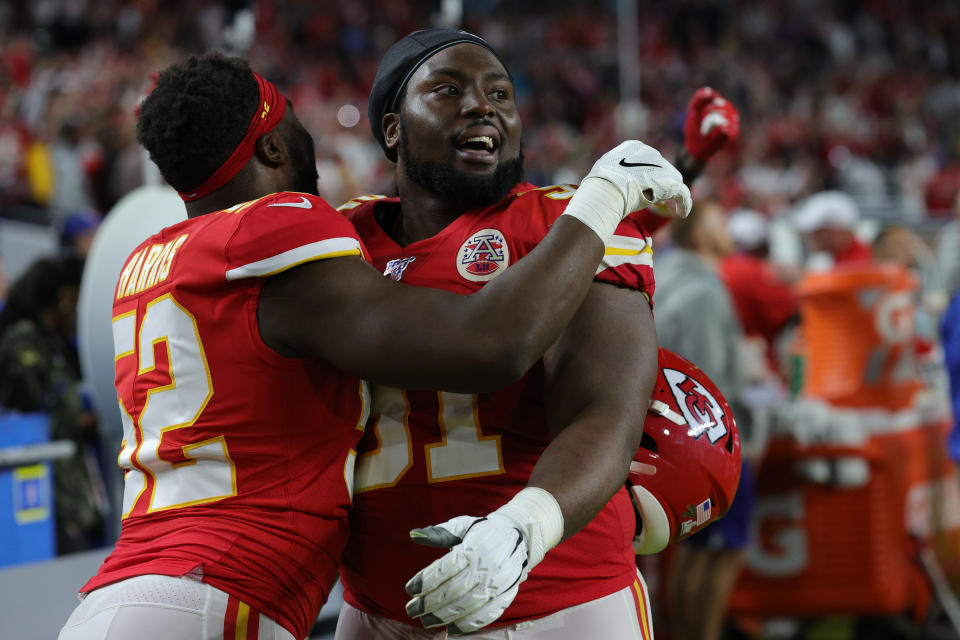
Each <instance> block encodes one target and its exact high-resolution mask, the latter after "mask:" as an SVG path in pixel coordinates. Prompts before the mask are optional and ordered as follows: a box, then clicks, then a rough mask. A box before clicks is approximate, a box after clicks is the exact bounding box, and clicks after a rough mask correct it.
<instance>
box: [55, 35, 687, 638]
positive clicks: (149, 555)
mask: <svg viewBox="0 0 960 640" xmlns="http://www.w3.org/2000/svg"><path fill="white" fill-rule="evenodd" d="M137 131H138V139H139V140H140V142H141V143H142V144H143V145H144V147H146V148H147V150H148V151H149V152H150V154H151V158H152V159H153V160H154V162H155V163H156V164H157V166H158V167H159V168H160V171H161V173H162V175H163V176H164V178H165V179H166V180H167V182H168V183H170V185H171V186H173V187H174V188H175V189H177V190H178V191H179V192H180V194H181V196H182V198H183V199H184V201H185V202H186V208H187V215H188V219H187V220H185V221H183V222H181V223H178V224H175V225H172V226H170V227H167V228H166V229H164V230H163V231H161V232H160V233H158V234H156V235H154V236H152V237H151V238H149V239H147V240H146V241H144V242H143V243H142V244H140V245H139V247H137V248H136V249H135V250H134V252H133V253H132V254H131V256H130V258H129V259H128V260H127V262H126V263H125V265H124V267H123V270H122V272H121V275H120V278H119V281H118V282H117V283H116V294H115V299H114V305H113V335H114V345H115V352H116V377H115V382H116V386H117V392H118V396H119V402H120V409H121V413H122V418H123V423H124V440H123V442H122V445H121V451H120V453H119V457H118V462H119V464H120V466H121V467H122V468H123V469H124V471H125V490H124V500H123V524H122V529H121V535H120V539H119V541H118V542H117V545H116V548H115V549H114V551H113V553H112V554H111V555H110V556H109V557H108V558H107V559H106V560H105V561H104V563H103V565H102V566H101V568H100V570H99V572H98V573H97V575H96V576H94V577H93V578H92V579H91V580H90V581H89V582H87V584H85V585H84V586H83V587H82V592H84V593H85V594H86V597H85V599H84V600H83V601H82V602H81V603H80V604H79V605H78V606H77V608H76V609H75V610H74V612H73V614H72V615H71V617H70V619H69V620H68V621H67V623H66V625H65V626H64V628H63V629H62V630H61V633H60V638H61V640H73V639H79V638H82V639H84V640H92V639H100V638H105V639H114V638H131V637H137V638H141V639H144V640H150V639H154V638H155V639H159V638H198V639H199V638H230V639H233V638H237V637H243V638H250V637H259V638H274V639H279V638H283V639H289V638H303V637H305V636H306V635H307V633H308V632H309V629H310V627H311V625H312V624H313V622H314V620H315V619H316V616H317V613H318V611H319V608H320V606H321V605H322V603H323V602H324V601H325V600H326V598H327V595H328V593H329V590H330V588H331V586H332V584H333V583H334V580H335V578H336V571H337V563H338V560H339V557H340V553H341V551H342V549H343V547H344V545H345V544H346V538H347V533H348V524H347V511H348V509H349V507H350V502H351V480H352V478H353V463H354V451H353V447H354V446H355V444H356V443H357V440H358V438H359V437H360V435H361V433H362V428H363V425H364V422H365V418H366V412H367V411H368V409H369V404H368V401H367V394H366V391H365V386H364V384H363V383H361V381H360V378H369V379H370V380H373V381H376V382H378V383H381V384H395V385H406V386H412V387H415V388H442V389H449V390H454V391H477V390H482V389H487V388H492V387H496V386H500V385H502V384H505V383H507V382H509V381H511V380H514V379H516V378H518V377H519V376H520V375H521V374H522V372H523V371H525V370H526V369H527V368H528V367H529V366H530V365H532V364H533V362H535V361H536V359H537V358H538V357H539V356H540V354H541V353H542V352H543V351H544V350H545V349H546V348H547V346H548V345H549V344H550V343H551V342H552V341H553V340H554V339H555V338H556V336H557V335H559V332H560V330H561V328H562V327H563V325H564V324H565V323H566V322H567V321H568V319H569V318H570V317H571V316H572V314H573V312H574V310H575V309H576V307H577V306H578V304H579V303H580V301H581V300H582V298H583V296H584V295H585V294H586V292H587V290H588V288H589V283H590V280H591V277H592V274H593V271H594V269H595V268H596V265H597V263H599V261H600V259H601V256H602V255H603V251H604V249H603V240H604V239H605V238H606V237H607V236H609V235H610V233H609V232H608V230H612V229H613V228H614V227H615V226H616V224H617V223H618V222H619V220H620V219H621V218H622V217H623V216H624V215H625V214H626V212H627V211H629V208H630V207H632V206H636V202H634V200H636V201H638V202H639V201H640V198H641V197H642V196H641V195H640V194H641V192H642V191H643V190H644V189H648V190H649V191H648V193H650V194H651V198H654V197H655V196H656V199H660V196H662V197H664V198H667V199H669V198H674V197H675V198H679V199H681V200H682V201H683V202H684V205H685V206H684V208H683V211H684V212H685V211H687V210H689V206H688V205H689V192H686V191H685V187H683V185H682V184H680V183H663V184H659V183H658V184H654V183H652V182H651V181H650V180H649V179H648V177H647V176H646V175H645V174H641V173H638V172H630V171H618V172H617V173H616V174H615V175H614V176H612V177H611V178H610V179H611V180H613V182H607V181H600V182H603V184H604V185H609V188H610V189H614V190H617V189H620V190H622V191H623V193H624V196H622V197H621V200H620V201H619V202H617V203H616V205H615V206H607V205H606V204H605V203H604V204H603V205H600V206H597V205H596V203H592V202H590V201H589V198H586V197H585V198H582V199H580V200H576V201H572V202H571V203H570V207H569V211H570V213H571V215H567V216H564V218H563V219H561V220H559V221H558V222H557V224H556V225H555V230H554V231H553V232H552V233H551V234H550V236H549V237H548V239H547V240H546V241H545V243H544V246H543V248H542V250H539V251H538V252H535V253H534V254H531V256H530V258H529V259H528V260H524V261H522V262H521V263H520V264H518V265H517V266H516V267H515V269H512V270H511V275H509V276H507V277H504V278H502V279H500V281H499V282H498V283H496V285H495V286H493V287H489V288H488V289H486V290H485V291H484V292H482V293H481V294H479V295H476V296H458V295H454V294H451V293H449V292H445V291H436V290H428V289H418V288H414V287H406V286H404V285H401V284H397V283H395V282H391V281H390V280H388V279H385V278H383V277H382V276H381V275H380V274H379V273H377V272H376V271H374V270H373V269H372V268H371V267H370V265H369V263H368V262H366V260H365V258H366V252H365V250H364V248H363V245H362V243H361V242H360V240H359V239H358V238H357V236H356V233H355V231H354V229H353V227H352V226H351V225H350V224H349V223H348V222H347V221H346V220H345V219H344V218H343V217H342V216H341V215H340V214H339V213H337V212H336V211H334V210H333V209H332V208H331V207H330V206H329V205H327V203H326V202H324V201H323V200H322V199H320V198H319V197H318V196H317V173H316V168H315V160H314V156H313V153H314V152H313V140H312V138H311V136H310V135H309V134H308V133H307V131H306V130H305V129H304V128H303V127H302V126H301V124H300V123H299V121H298V120H297V118H296V116H295V114H294V111H293V108H292V106H291V105H290V104H289V103H288V101H287V100H286V98H284V97H283V96H282V95H281V94H280V92H279V91H278V90H277V89H276V87H274V86H273V85H272V84H271V83H270V82H268V81H267V80H265V79H263V78H262V77H260V76H259V75H257V74H255V73H254V72H252V71H251V70H250V68H249V67H248V66H247V63H246V62H245V61H243V60H241V59H238V58H225V57H223V56H220V55H218V54H208V55H205V56H202V57H199V58H191V59H190V60H188V61H187V62H185V63H184V64H182V65H174V66H172V67H170V68H168V69H167V70H165V71H164V72H163V73H162V74H161V75H160V77H159V80H158V82H157V85H156V88H155V89H154V90H153V92H152V93H151V94H150V96H149V97H148V98H147V99H146V100H145V101H144V103H143V105H142V109H141V113H140V116H139V120H138V127H137ZM636 144H639V143H636ZM631 157H632V156H631ZM614 183H616V186H614ZM603 188H608V187H606V186H604V187H603ZM628 198H629V200H628ZM579 202H582V203H583V205H582V206H578V203H579ZM626 202H630V205H629V206H627V205H626V204H625V203H626ZM574 217H576V218H577V220H574V219H573V218H574ZM560 265H562V268H558V267H560ZM105 284H106V283H105ZM111 284H112V283H111ZM476 318H483V319H484V321H483V322H482V323H477V322H476V321H475V319H476Z"/></svg>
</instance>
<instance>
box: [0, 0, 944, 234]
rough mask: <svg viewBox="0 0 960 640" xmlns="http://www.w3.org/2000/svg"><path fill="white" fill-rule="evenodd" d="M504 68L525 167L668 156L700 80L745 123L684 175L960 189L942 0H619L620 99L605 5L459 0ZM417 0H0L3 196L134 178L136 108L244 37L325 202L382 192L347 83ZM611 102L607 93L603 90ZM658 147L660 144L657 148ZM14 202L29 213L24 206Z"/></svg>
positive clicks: (368, 75)
mask: <svg viewBox="0 0 960 640" xmlns="http://www.w3.org/2000/svg"><path fill="white" fill-rule="evenodd" d="M463 4H464V5H465V6H464V14H463V16H462V25H463V27H464V28H466V29H468V30H470V31H473V32H475V33H478V34H479V35H482V36H483V37H485V38H487V39H488V40H489V41H490V42H491V43H492V44H493V45H494V46H495V47H496V48H497V49H498V51H500V52H501V54H502V55H503V57H504V59H505V60H506V62H507V64H508V66H509V68H510V70H511V72H512V73H513V74H514V79H515V81H516V85H517V91H518V96H519V100H520V104H521V106H522V109H523V113H522V115H523V120H524V122H525V123H527V131H526V132H525V151H526V159H527V168H528V176H529V178H530V179H531V180H532V181H533V182H541V183H558V182H565V181H567V182H569V181H576V180H578V179H579V177H580V176H582V175H583V174H584V173H585V172H586V170H587V169H588V168H589V166H590V164H591V163H592V160H593V159H594V158H595V157H596V156H597V155H598V154H599V153H602V152H603V151H605V150H606V149H608V148H609V147H610V146H611V145H612V144H613V143H614V141H616V140H618V139H620V138H621V137H624V136H625V135H630V136H642V137H643V138H644V139H645V140H646V141H647V142H650V143H651V144H654V145H655V146H658V148H662V149H663V150H664V151H665V152H669V151H670V150H671V149H672V148H676V146H677V144H678V143H679V141H680V140H681V139H682V136H681V134H682V132H681V129H682V123H683V108H684V105H685V103H686V101H687V99H688V98H689V96H690V95H691V94H692V92H693V90H694V89H695V88H696V87H698V86H701V85H704V84H708V85H711V86H713V87H715V88H716V89H718V90H719V91H720V92H721V93H723V94H724V95H726V96H727V97H728V98H730V99H731V100H732V101H733V102H734V103H736V104H737V105H738V107H739V108H740V110H741V114H742V116H743V122H744V127H743V129H744V133H743V136H742V137H741V141H740V144H739V145H738V147H737V148H736V149H734V150H732V151H731V152H730V153H728V154H727V156H726V158H725V159H724V160H723V161H718V162H715V163H714V164H713V166H712V167H711V170H710V175H711V176H712V177H713V180H712V181H709V180H708V181H704V183H703V184H701V185H699V189H700V190H701V191H703V192H708V193H709V194H711V195H715V197H716V198H717V199H718V200H719V201H720V202H721V204H723V205H724V206H725V207H727V208H731V207H737V206H746V207H749V208H751V209H754V210H758V211H761V212H764V213H766V214H768V215H775V214H781V213H783V212H784V211H785V210H787V209H789V208H790V207H791V206H792V205H793V204H794V203H795V202H796V201H797V200H799V199H800V198H802V197H803V196H805V195H807V194H809V193H812V192H814V191H818V190H821V189H823V188H828V187H836V188H840V189H842V190H844V191H846V192H848V193H850V194H852V195H853V196H854V197H855V198H856V199H857V200H858V202H859V203H860V204H861V206H862V207H863V209H864V211H865V212H866V213H867V214H868V216H872V217H877V216H880V217H882V218H883V219H907V220H917V219H926V218H927V217H943V216H946V215H949V211H950V208H951V206H952V203H953V199H954V197H955V195H956V192H957V190H958V189H960V160H958V158H960V124H958V123H960V118H958V117H957V116H958V115H960V83H958V76H960V7H958V5H957V4H956V3H955V2H950V1H949V0H933V1H927V2H923V3H901V2H895V1H893V0H869V1H867V0H864V1H860V2H856V1H846V2H833V1H826V0H780V1H777V2H751V1H746V0H740V1H735V0H707V1H697V2H694V1H690V0H687V1H680V2H657V1H654V0H638V3H637V4H638V14H639V17H640V19H639V37H638V43H637V50H636V51H630V52H629V55H630V56H633V55H634V54H635V55H636V60H637V63H638V65H639V78H640V95H639V98H640V105H641V106H640V107H633V108H624V107H623V106H622V105H619V98H620V95H619V92H620V82H619V76H618V40H617V38H618V30H617V26H618V25H617V11H616V10H617V4H618V3H617V2H614V1H613V0H607V1H606V2H601V3H589V4H587V3H582V2H574V1H572V0H558V1H551V2H546V1H545V0H533V1H531V2H524V3H519V4H517V3H506V2H499V1H498V0H483V1H480V2H466V3H463ZM440 5H441V3H439V2H437V1H436V0H434V1H432V2H430V1H425V0H408V1H405V2H396V1H393V0H371V1H367V2H353V1H350V0H339V1H335V2H325V3H319V4H318V3H314V2H308V1H305V0H293V1H281V0H260V1H257V2H244V1H243V0H234V1H232V2H229V1H223V0H221V1H210V0H204V1H200V2H196V1H194V2H189V3H187V2H179V1H171V2H163V3H160V2H156V0H140V1H136V2H133V1H123V0H104V1H98V2H89V1H84V0H40V1H37V2H29V3H28V2H23V1H19V0H15V1H13V2H6V3H4V4H3V5H2V6H0V35H2V38H0V114H2V116H0V214H6V215H10V211H11V210H16V209H20V210H21V212H22V210H23V208H31V207H32V208H36V209H38V210H40V211H37V212H35V213H34V215H37V216H43V215H44V212H46V215H49V216H51V217H52V219H53V220H55V221H56V220H59V219H60V218H62V217H64V216H67V215H69V214H70V213H73V212H75V211H77V210H81V209H83V210H89V211H93V212H96V213H97V214H101V215H102V214H104V213H105V212H107V211H108V210H109V209H110V207H111V206H112V205H113V204H114V203H115V202H116V201H117V199H118V198H120V197H121V196H122V195H123V194H124V193H126V192H128V191H129V190H130V189H131V188H133V187H135V186H136V185H137V184H139V183H140V182H141V181H142V180H143V179H144V178H143V171H142V167H141V157H140V151H139V149H138V147H137V145H136V140H135V134H134V110H135V108H136V104H137V101H138V99H139V98H140V96H141V95H142V94H143V92H144V91H145V90H146V89H147V88H148V86H149V82H150V80H149V75H150V73H151V72H154V71H157V70H158V69H160V68H162V67H164V66H165V65H167V64H168V63H170V62H172V61H175V60H178V59H182V58H183V57H185V56H186V55H188V54H191V53H196V52H200V51H204V50H209V49H224V50H227V51H232V52H235V53H242V54H244V55H247V56H248V57H249V58H250V60H251V64H252V65H253V66H254V67H255V68H258V69H261V70H263V71H264V73H265V75H266V76H267V77H269V78H270V79H272V80H273V81H275V82H276V83H277V84H278V85H279V86H280V87H281V89H282V90H284V91H285V92H286V94H287V95H288V96H289V97H290V98H291V99H292V100H293V103H294V105H295V106H296V108H297V111H298V114H299V115H300V118H301V120H303V122H304V124H305V125H306V126H307V128H308V129H310V130H311V131H312V132H313V133H314V137H315V139H316V140H317V145H318V149H317V151H318V159H319V163H320V169H321V176H322V180H321V192H322V194H323V195H324V196H325V197H327V198H328V199H329V200H330V201H331V202H337V203H339V202H342V201H345V200H346V199H349V198H350V197H352V196H354V195H356V194H357V193H364V192H370V191H378V190H383V189H386V188H389V185H387V184H384V182H385V180H386V176H387V174H388V172H387V171H386V168H387V167H386V165H385V164H384V162H385V161H384V160H383V158H382V157H381V154H380V153H379V151H378V149H377V148H376V145H375V144H374V143H373V142H372V140H371V137H370V135H369V128H368V124H367V118H366V103H367V100H366V96H367V92H368V90H369V87H370V85H371V83H372V80H373V76H374V73H375V71H376V65H377V63H378V61H379V58H380V56H381V55H382V53H383V52H384V51H385V49H386V48H387V47H388V46H389V45H390V44H391V43H392V42H394V41H395V40H396V39H397V38H399V37H401V36H402V35H404V34H405V33H407V32H409V31H411V30H414V29H416V28H420V27H423V26H426V25H430V24H432V23H435V22H436V21H438V20H439V19H440ZM618 105H619V106H618ZM668 157H669V156H668ZM26 215H30V214H29V213H28V214H26Z"/></svg>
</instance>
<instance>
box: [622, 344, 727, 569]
mask: <svg viewBox="0 0 960 640" xmlns="http://www.w3.org/2000/svg"><path fill="white" fill-rule="evenodd" d="M629 481H630V484H631V485H632V486H631V487H630V493H631V496H632V497H633V504H634V507H635V508H636V509H637V512H638V514H639V516H640V522H641V523H642V524H641V529H640V533H639V534H638V535H637V537H636V538H635V539H634V543H633V546H634V550H635V551H636V552H637V553H638V554H647V553H657V552H659V551H662V550H663V549H664V548H665V547H666V546H667V545H668V544H670V543H672V542H676V541H677V540H682V539H683V538H685V537H687V536H688V535H690V534H691V533H694V532H696V531H699V530H700V529H702V528H703V527H704V526H706V525H707V524H708V523H710V522H712V521H714V520H717V519H718V518H720V517H721V516H723V515H724V514H725V513H726V512H727V510H728V509H729V508H730V503H731V502H733V496H734V494H736V492H737V484H738V483H739V482H740V435H739V434H738V433H737V424H736V422H735V421H734V418H733V412H731V411H730V405H728V404H727V401H726V399H725V398H724V397H723V394H721V393H720V391H719V390H718V389H717V387H716V385H714V384H713V381H712V380H710V378H708V377H707V376H706V374H704V373H703V372H702V371H701V370H700V369H698V368H697V367H696V366H695V365H694V364H693V363H691V362H690V361H689V360H686V359H685V358H682V357H680V356H678V355H677V354H675V353H673V352H672V351H668V350H667V349H660V352H659V372H658V374H657V384H656V387H655V388H654V390H653V395H652V396H651V399H650V408H649V410H648V411H647V416H646V420H645V421H644V425H643V440H642V442H641V444H640V448H639V449H638V450H637V454H636V455H635V456H634V459H633V462H632V463H630V476H629Z"/></svg>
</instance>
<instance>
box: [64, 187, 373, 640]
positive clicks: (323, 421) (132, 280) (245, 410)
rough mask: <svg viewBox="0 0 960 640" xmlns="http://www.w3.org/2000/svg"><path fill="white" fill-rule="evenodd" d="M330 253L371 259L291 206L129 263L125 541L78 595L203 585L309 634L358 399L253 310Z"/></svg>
mask: <svg viewBox="0 0 960 640" xmlns="http://www.w3.org/2000/svg"><path fill="white" fill-rule="evenodd" d="M339 256H363V257H366V254H365V251H364V249H363V245H362V243H361V242H360V240H359V239H358V237H357V235H356V233H355V232H354V230H353V227H352V226H351V225H350V223H349V222H347V221H346V220H345V219H344V217H343V216H342V215H341V214H339V213H337V212H336V211H334V210H333V209H332V208H331V207H330V206H329V205H328V204H327V203H326V202H324V201H323V200H321V199H320V198H317V197H314V196H311V195H306V194H300V193H288V192H284V193H278V194H273V195H270V196H266V197H264V198H261V199H259V200H255V201H252V202H247V203H244V204H240V205H237V206H234V207H231V208H229V209H226V210H224V211H219V212H216V213H211V214H207V215H203V216H199V217H196V218H191V219H188V220H186V221H184V222H181V223H179V224H176V225H173V226H171V227H167V228H166V229H164V230H163V231H161V232H160V233H158V234H157V235H154V236H153V237H151V238H149V239H147V240H146V241H145V242H144V243H142V244H141V245H140V246H139V247H137V249H135V250H134V252H133V253H132V255H131V256H130V257H129V258H128V260H127V262H126V263H125V265H124V267H123V270H122V272H121V275H120V278H119V281H118V283H117V286H116V294H115V298H114V305H113V336H114V346H115V355H116V378H115V382H116V387H117V393H118V396H119V402H120V409H121V413H122V418H123V424H124V436H123V437H124V439H123V442H122V444H121V450H120V453H119V457H118V462H119V464H120V466H121V467H122V468H123V470H124V472H125V488H124V495H123V514H122V517H123V522H122V529H121V534H120V539H119V541H118V542H117V545H116V548H115V550H114V551H113V553H112V554H111V555H110V556H109V557H108V558H107V559H106V560H105V561H104V563H103V565H102V566H101V568H100V571H99V572H98V574H97V575H96V576H94V577H93V578H92V579H91V580H90V581H89V582H88V583H87V584H86V585H84V587H83V591H90V590H92V589H96V588H97V587H101V586H103V585H106V584H109V583H111V582H115V581H117V580H121V579H124V578H128V577H131V576H137V575H143V574H162V575H171V576H179V575H185V574H188V573H189V574H193V575H200V576H202V579H203V580H204V581H205V582H207V583H209V584H211V585H213V586H215V587H217V588H219V589H221V590H223V591H225V592H227V593H229V594H230V595H232V596H234V597H236V598H239V599H240V600H241V601H243V602H244V603H246V604H247V605H248V606H249V607H250V608H251V609H254V610H256V611H259V612H261V613H263V614H265V615H267V616H269V617H271V618H272V619H274V620H275V621H277V622H278V623H280V624H281V625H283V626H284V627H285V628H286V629H288V630H289V631H290V632H291V633H292V634H293V635H294V637H297V638H303V637H306V635H307V634H308V633H309V630H310V628H311V626H312V625H313V623H314V621H315V620H316V616H317V613H318V611H319V609H320V606H321V605H322V604H323V602H324V601H325V600H326V598H327V595H328V593H329V590H330V588H331V587H332V585H333V583H334V581H335V580H336V570H337V561H338V559H339V557H340V553H341V551H342V550H343V547H344V545H345V544H346V539H347V533H348V521H347V513H348V508H349V506H350V491H351V489H350V483H351V482H352V475H353V474H352V471H353V459H354V456H355V454H354V451H353V448H354V447H355V445H356V443H357V440H358V437H359V435H360V434H361V431H360V430H358V426H361V427H362V425H363V422H364V420H365V416H364V415H363V414H364V411H365V407H366V405H365V402H364V397H365V395H364V394H365V390H364V387H363V386H362V383H361V382H360V381H359V380H357V379H356V378H353V377H351V376H348V375H346V374H343V373H340V372H339V371H337V370H335V369H333V368H332V367H330V366H329V365H327V364H325V363H323V362H320V361H314V360H307V359H293V358H284V357H281V356H279V355H278V354H276V353H275V352H274V351H272V350H271V349H270V348H269V347H267V346H266V345H265V344H264V342H263V341H262V339H261V337H260V333H259V330H258V325H257V304H258V296H259V293H260V290H261V288H262V286H263V282H264V280H265V277H266V276H269V275H271V274H275V273H279V272H282V271H284V270H286V269H289V268H291V267H293V266H295V265H298V264H301V263H303V262H307V261H311V260H323V259H330V258H335V257H339ZM318 330H320V331H322V330H323V328H322V327H318Z"/></svg>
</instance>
